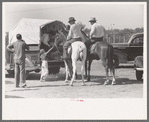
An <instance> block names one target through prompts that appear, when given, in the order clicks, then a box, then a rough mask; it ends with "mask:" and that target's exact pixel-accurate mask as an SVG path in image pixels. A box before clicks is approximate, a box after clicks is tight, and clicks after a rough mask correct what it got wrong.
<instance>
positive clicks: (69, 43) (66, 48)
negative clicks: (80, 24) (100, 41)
mask: <svg viewBox="0 0 149 122" xmlns="http://www.w3.org/2000/svg"><path fill="white" fill-rule="evenodd" d="M76 41H82V40H81V38H73V39H71V40H69V41H67V42H66V43H65V44H64V45H63V58H67V56H68V54H67V50H68V47H69V46H70V45H71V44H72V43H73V42H76Z"/></svg>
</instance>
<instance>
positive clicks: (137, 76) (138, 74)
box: [136, 70, 143, 80]
mask: <svg viewBox="0 0 149 122" xmlns="http://www.w3.org/2000/svg"><path fill="white" fill-rule="evenodd" d="M142 75H143V71H137V70H136V78H137V80H142Z"/></svg>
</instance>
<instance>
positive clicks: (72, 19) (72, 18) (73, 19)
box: [68, 17, 76, 23]
mask: <svg viewBox="0 0 149 122" xmlns="http://www.w3.org/2000/svg"><path fill="white" fill-rule="evenodd" d="M70 21H76V20H75V18H74V17H70V18H69V21H68V23H70Z"/></svg>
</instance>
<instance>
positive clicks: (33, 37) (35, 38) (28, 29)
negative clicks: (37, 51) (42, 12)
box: [9, 18, 63, 44]
mask: <svg viewBox="0 0 149 122" xmlns="http://www.w3.org/2000/svg"><path fill="white" fill-rule="evenodd" d="M55 22H59V23H61V24H63V23H62V22H61V21H57V20H46V19H30V18H23V19H21V20H20V22H19V23H18V24H17V25H16V26H15V27H14V28H12V29H11V30H10V32H9V43H12V42H14V41H16V40H17V39H16V35H17V34H18V33H20V34H21V35H22V39H23V40H24V41H25V42H26V43H27V44H39V40H40V28H42V27H44V26H46V25H47V24H50V23H51V24H52V23H55Z"/></svg>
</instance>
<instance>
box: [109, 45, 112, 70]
mask: <svg viewBox="0 0 149 122" xmlns="http://www.w3.org/2000/svg"><path fill="white" fill-rule="evenodd" d="M108 68H109V69H110V71H111V70H112V69H113V46H112V45H110V46H109V47H108Z"/></svg>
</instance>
